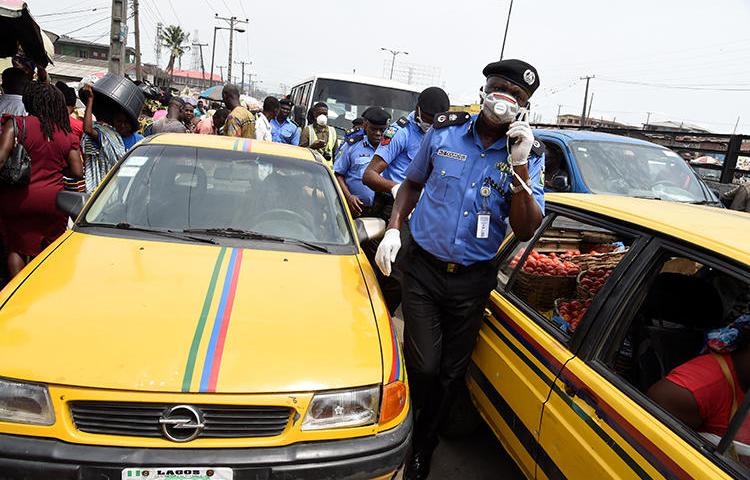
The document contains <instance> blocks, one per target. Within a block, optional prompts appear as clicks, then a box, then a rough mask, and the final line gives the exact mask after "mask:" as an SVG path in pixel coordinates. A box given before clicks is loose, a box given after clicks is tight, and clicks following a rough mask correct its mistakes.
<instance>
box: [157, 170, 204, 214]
mask: <svg viewBox="0 0 750 480" xmlns="http://www.w3.org/2000/svg"><path fill="white" fill-rule="evenodd" d="M206 190H207V179H206V172H205V171H204V170H203V169H202V168H200V167H197V166H191V165H178V164H167V165H164V164H161V165H157V167H156V168H154V172H153V174H152V177H151V185H150V197H149V198H150V200H149V204H148V220H149V225H151V226H154V227H159V228H188V227H190V220H191V219H190V211H191V207H192V205H191V204H192V203H194V202H195V203H199V202H200V200H201V199H202V198H203V197H205V194H206ZM196 207H197V205H196Z"/></svg>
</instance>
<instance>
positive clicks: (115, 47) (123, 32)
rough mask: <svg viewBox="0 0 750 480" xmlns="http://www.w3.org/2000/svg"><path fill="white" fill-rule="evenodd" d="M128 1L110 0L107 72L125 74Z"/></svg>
mask: <svg viewBox="0 0 750 480" xmlns="http://www.w3.org/2000/svg"><path fill="white" fill-rule="evenodd" d="M127 22H128V0H112V22H111V26H110V30H109V72H110V73H114V74H115V75H124V74H125V65H124V64H125V44H126V42H127V39H128V23H127Z"/></svg>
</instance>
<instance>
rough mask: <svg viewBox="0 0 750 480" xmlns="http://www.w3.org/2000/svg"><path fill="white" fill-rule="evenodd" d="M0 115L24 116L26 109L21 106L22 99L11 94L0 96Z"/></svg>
mask: <svg viewBox="0 0 750 480" xmlns="http://www.w3.org/2000/svg"><path fill="white" fill-rule="evenodd" d="M0 115H16V116H24V115H26V108H24V106H23V97H22V96H21V95H13V94H11V93H6V94H5V95H0Z"/></svg>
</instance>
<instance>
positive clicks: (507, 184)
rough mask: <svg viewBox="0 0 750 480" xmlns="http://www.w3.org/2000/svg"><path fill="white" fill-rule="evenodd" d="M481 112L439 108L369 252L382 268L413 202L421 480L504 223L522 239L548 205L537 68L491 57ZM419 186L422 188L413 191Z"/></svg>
mask: <svg viewBox="0 0 750 480" xmlns="http://www.w3.org/2000/svg"><path fill="white" fill-rule="evenodd" d="M483 73H484V75H485V76H486V77H487V80H486V83H485V86H484V90H483V101H482V111H481V113H480V114H479V115H473V116H471V115H469V114H467V113H455V112H446V113H441V114H438V115H436V116H435V123H434V126H433V128H432V129H431V130H430V131H429V132H428V133H427V135H426V136H425V139H424V141H423V142H422V146H421V148H420V150H419V152H418V153H417V155H416V156H415V158H414V160H413V161H412V162H411V164H410V165H409V168H408V169H407V171H406V180H405V181H404V183H403V184H402V186H401V188H400V189H399V193H398V196H397V197H396V203H395V205H394V208H393V214H392V216H391V220H390V223H389V229H388V231H387V232H386V234H385V237H384V238H383V240H382V242H381V244H380V247H379V248H378V251H377V254H376V263H377V264H378V266H379V267H380V269H381V270H382V271H383V273H384V274H386V275H388V274H390V272H391V264H392V263H393V262H394V260H395V259H396V254H397V253H398V251H399V250H400V248H401V239H400V235H399V229H400V228H401V227H402V225H404V223H405V219H406V217H407V216H408V215H409V213H410V212H412V209H414V207H415V206H416V209H414V211H413V214H412V217H411V220H410V222H409V227H410V229H411V233H412V237H413V238H412V240H411V241H410V242H407V243H406V244H405V246H404V252H402V257H401V258H400V259H399V267H400V270H401V277H402V278H401V283H402V293H403V303H402V308H403V314H404V323H405V330H404V353H405V356H406V367H407V371H408V374H409V384H410V388H411V394H412V401H413V405H414V408H415V412H416V419H415V426H414V453H413V456H412V457H411V458H410V459H408V461H407V466H406V472H405V476H404V478H405V479H423V478H427V476H428V474H429V468H430V460H431V457H432V452H433V450H434V448H435V446H436V445H437V442H438V429H439V427H440V423H441V421H442V420H443V419H444V417H445V415H446V413H447V411H448V408H449V407H450V404H451V401H452V398H453V396H454V394H455V392H456V389H457V388H458V387H459V386H460V384H461V382H463V379H464V376H465V373H466V368H467V366H468V363H469V359H470V357H471V352H472V350H473V348H474V343H475V341H476V337H477V334H478V331H479V327H480V325H481V322H482V314H483V311H484V308H485V305H486V303H487V300H488V298H489V294H490V292H491V291H492V289H493V288H495V286H496V285H497V272H498V264H497V263H498V262H497V259H496V253H497V251H498V249H499V247H500V244H501V243H502V241H503V239H504V237H505V233H506V225H508V224H509V225H510V227H511V228H512V229H513V233H514V235H515V236H516V237H517V238H518V239H519V240H522V241H525V240H529V239H531V237H532V236H533V235H534V232H535V231H536V230H537V228H538V227H539V225H540V224H541V221H542V215H543V214H544V186H543V169H544V148H543V146H542V144H541V143H540V142H538V141H535V140H534V136H533V134H532V131H531V127H530V126H529V124H528V122H527V121H526V117H527V115H528V112H527V110H526V108H527V107H528V104H529V103H528V102H529V97H530V96H531V95H532V94H533V93H534V91H535V90H536V89H537V88H538V87H539V76H538V74H537V71H536V69H535V68H534V67H532V66H531V65H529V64H528V63H526V62H523V61H521V60H502V61H499V62H494V63H491V64H489V65H487V67H485V69H484V71H483ZM420 194H421V197H420Z"/></svg>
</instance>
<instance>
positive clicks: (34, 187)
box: [0, 82, 83, 278]
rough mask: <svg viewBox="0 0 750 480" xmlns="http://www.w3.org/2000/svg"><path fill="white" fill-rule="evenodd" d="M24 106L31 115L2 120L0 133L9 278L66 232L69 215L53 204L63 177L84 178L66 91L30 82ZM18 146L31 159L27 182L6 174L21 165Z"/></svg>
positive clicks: (2, 229)
mask: <svg viewBox="0 0 750 480" xmlns="http://www.w3.org/2000/svg"><path fill="white" fill-rule="evenodd" d="M23 104H24V107H25V108H26V111H27V112H28V115H29V116H27V117H25V118H24V117H6V118H4V119H3V124H2V134H0V179H4V180H3V181H1V183H0V237H1V238H2V240H3V244H4V245H5V248H6V250H7V252H8V258H7V263H8V271H9V273H10V276H11V278H12V277H15V276H16V275H17V274H18V273H19V272H20V271H21V270H22V269H23V267H25V266H26V264H27V263H28V262H29V261H30V260H31V259H32V258H34V257H35V256H37V255H39V254H40V253H41V252H42V250H43V249H44V248H46V247H47V246H48V245H49V244H51V243H52V242H54V241H55V239H57V237H59V236H60V235H61V234H63V233H64V232H65V228H66V225H67V215H66V214H65V213H63V212H61V211H60V210H58V208H57V206H56V203H55V201H56V198H57V194H58V192H60V191H62V190H63V174H64V173H65V174H66V175H68V176H71V177H81V176H82V175H83V165H82V162H81V155H80V152H79V148H80V147H79V140H78V138H76V136H75V134H74V133H73V132H72V130H71V128H70V120H69V116H68V109H67V107H66V106H65V98H64V97H63V94H62V92H60V90H58V89H57V88H56V87H55V86H54V85H50V84H48V83H40V82H30V83H29V84H28V85H27V86H26V89H25V90H24V93H23ZM17 143H18V144H20V145H21V146H22V147H23V149H24V150H25V151H26V154H27V156H28V160H30V164H31V172H30V176H29V177H27V178H28V182H26V181H25V180H18V179H16V180H12V181H11V180H8V178H10V177H12V175H11V176H8V175H4V173H7V172H8V171H13V172H16V171H18V169H19V165H18V162H22V160H21V159H22V157H23V155H19V154H17V152H18V151H17V149H16V148H15V147H16V144H17ZM8 162H10V163H8Z"/></svg>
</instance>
